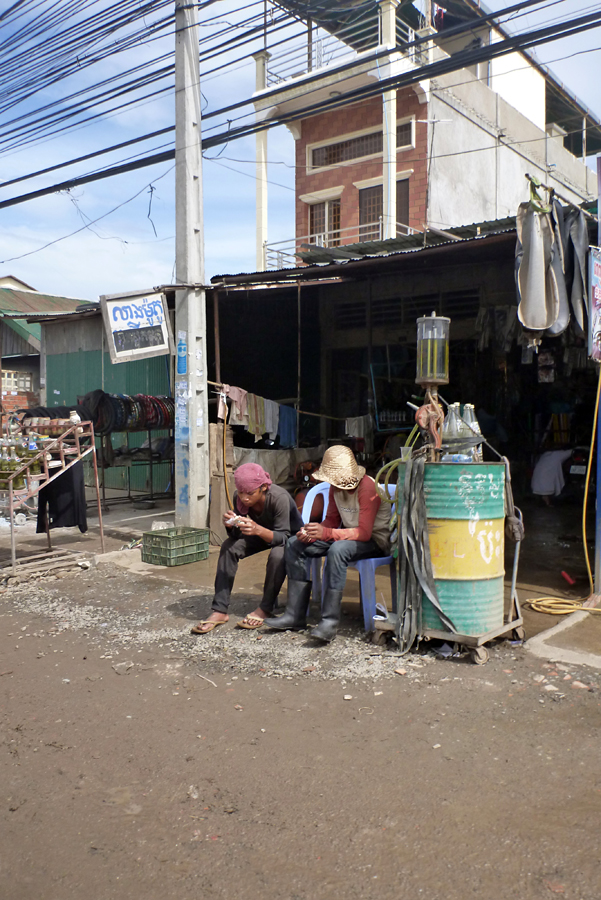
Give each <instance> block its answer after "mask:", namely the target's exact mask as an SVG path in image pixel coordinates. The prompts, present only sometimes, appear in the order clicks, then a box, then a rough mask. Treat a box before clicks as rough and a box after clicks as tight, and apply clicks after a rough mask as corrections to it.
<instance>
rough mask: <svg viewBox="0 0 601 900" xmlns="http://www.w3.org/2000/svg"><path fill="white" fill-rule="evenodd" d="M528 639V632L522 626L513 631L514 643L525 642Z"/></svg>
mask: <svg viewBox="0 0 601 900" xmlns="http://www.w3.org/2000/svg"><path fill="white" fill-rule="evenodd" d="M525 637H526V632H525V631H524V629H523V628H522V626H521V625H520V626H519V627H518V628H514V629H513V639H514V641H523V640H524V638H525Z"/></svg>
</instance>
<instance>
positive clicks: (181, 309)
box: [174, 0, 209, 528]
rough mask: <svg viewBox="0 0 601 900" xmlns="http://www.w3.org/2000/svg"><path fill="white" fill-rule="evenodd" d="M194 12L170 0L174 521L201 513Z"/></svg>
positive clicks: (203, 365) (200, 256)
mask: <svg viewBox="0 0 601 900" xmlns="http://www.w3.org/2000/svg"><path fill="white" fill-rule="evenodd" d="M200 110H201V104H200V63H199V49H198V12H197V6H196V3H191V2H189V0H175V280H176V284H181V285H183V287H182V288H181V290H177V291H176V293H175V343H176V346H177V355H176V361H175V385H174V387H175V391H174V394H175V522H176V525H191V526H193V527H195V528H205V527H206V524H207V521H208V512H209V439H208V435H209V423H208V409H207V399H208V398H207V353H206V297H205V292H204V289H203V287H202V285H203V284H204V230H203V207H202V143H201V139H202V133H201V131H202V130H201V115H200Z"/></svg>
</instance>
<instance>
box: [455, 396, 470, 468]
mask: <svg viewBox="0 0 601 900" xmlns="http://www.w3.org/2000/svg"><path fill="white" fill-rule="evenodd" d="M467 405H469V404H466V406H467ZM463 409H464V413H463V415H461V407H460V405H459V403H458V404H457V430H458V432H459V437H460V438H466V442H465V444H459V447H458V452H459V453H460V454H461V455H462V456H464V457H465V459H464V460H462V462H473V459H472V447H473V444H472V443H471V440H472V438H473V434H472V430H471V428H470V427H469V425H468V424H467V422H466V420H465V406H464V408H463Z"/></svg>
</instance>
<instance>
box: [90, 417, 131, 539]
mask: <svg viewBox="0 0 601 900" xmlns="http://www.w3.org/2000/svg"><path fill="white" fill-rule="evenodd" d="M90 434H91V437H90V440H91V442H92V462H93V463H94V486H95V487H96V504H97V506H98V527H99V529H100V549H101V550H102V552H103V553H104V526H103V524H102V503H101V502H100V487H99V485H98V460H97V458H96V441H95V438H94V426H93V424H92V423H91V422H90ZM127 473H128V478H129V467H128V470H127Z"/></svg>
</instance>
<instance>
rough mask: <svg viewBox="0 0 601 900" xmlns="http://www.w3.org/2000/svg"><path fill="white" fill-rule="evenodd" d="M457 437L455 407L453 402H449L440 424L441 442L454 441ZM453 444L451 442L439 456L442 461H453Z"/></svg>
mask: <svg viewBox="0 0 601 900" xmlns="http://www.w3.org/2000/svg"><path fill="white" fill-rule="evenodd" d="M458 437H459V433H458V430H457V410H456V408H455V404H454V403H451V404H450V405H449V407H448V408H447V414H446V416H445V420H444V422H443V424H442V443H443V446H444V444H446V443H448V442H449V441H456V440H457V438H458ZM455 447H456V445H455V444H451V445H450V447H448V448H447V451H446V453H444V454H443V456H442V457H441V459H442V462H455V460H454V459H453V457H454V455H455V452H454V451H455Z"/></svg>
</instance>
